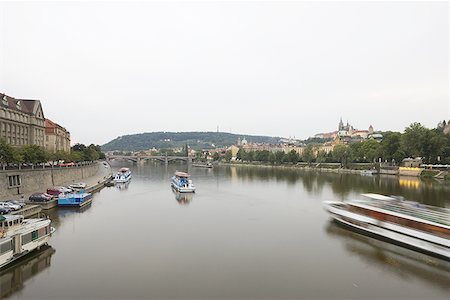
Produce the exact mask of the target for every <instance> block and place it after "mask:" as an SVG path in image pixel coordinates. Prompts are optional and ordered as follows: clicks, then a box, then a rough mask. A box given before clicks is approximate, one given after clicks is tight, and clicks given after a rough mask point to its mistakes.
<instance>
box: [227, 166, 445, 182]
mask: <svg viewBox="0 0 450 300" xmlns="http://www.w3.org/2000/svg"><path fill="white" fill-rule="evenodd" d="M219 165H222V166H243V167H263V168H278V169H294V170H301V171H308V172H326V173H338V174H355V175H361V176H367V175H368V174H367V173H365V171H372V170H373V171H376V173H374V174H373V176H376V175H383V176H389V177H414V178H418V179H434V178H433V177H432V176H427V175H426V173H422V175H420V176H407V175H399V174H388V173H379V169H375V168H374V167H373V164H363V165H365V167H361V166H358V167H360V168H358V169H350V168H343V167H340V166H337V165H336V166H334V167H326V166H327V165H329V164H323V165H324V166H325V167H321V166H320V164H318V163H315V164H312V165H307V164H306V163H305V164H280V165H272V164H265V163H248V162H228V163H227V162H220V163H219ZM314 165H316V166H314ZM370 166H372V167H371V168H370ZM436 180H437V179H436ZM449 180H450V175H448V174H447V175H446V179H445V180H444V181H449Z"/></svg>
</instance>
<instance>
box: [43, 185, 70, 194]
mask: <svg viewBox="0 0 450 300" xmlns="http://www.w3.org/2000/svg"><path fill="white" fill-rule="evenodd" d="M72 191H73V190H72V189H70V188H67V187H65V186H55V187H52V188H49V189H47V194H49V195H52V196H58V195H59V194H66V193H71V192H72Z"/></svg>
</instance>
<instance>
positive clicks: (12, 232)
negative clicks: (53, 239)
mask: <svg viewBox="0 0 450 300" xmlns="http://www.w3.org/2000/svg"><path fill="white" fill-rule="evenodd" d="M50 223H51V221H50V220H49V219H43V218H40V219H24V217H23V216H22V215H3V216H0V268H3V267H4V266H6V265H8V264H10V263H11V262H13V261H15V260H16V259H18V258H20V257H22V256H24V255H26V254H28V253H30V252H31V251H33V250H35V249H39V248H40V247H41V246H43V245H46V244H47V243H48V241H49V239H50V236H51V235H52V234H53V233H54V232H55V228H53V227H51V226H50Z"/></svg>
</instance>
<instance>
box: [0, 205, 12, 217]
mask: <svg viewBox="0 0 450 300" xmlns="http://www.w3.org/2000/svg"><path fill="white" fill-rule="evenodd" d="M11 210H12V209H11V208H8V207H0V215H7V214H9V213H10V212H11Z"/></svg>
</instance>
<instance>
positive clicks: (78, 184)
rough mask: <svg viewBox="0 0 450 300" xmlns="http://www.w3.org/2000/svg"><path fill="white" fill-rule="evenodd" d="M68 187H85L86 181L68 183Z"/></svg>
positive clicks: (78, 188)
mask: <svg viewBox="0 0 450 300" xmlns="http://www.w3.org/2000/svg"><path fill="white" fill-rule="evenodd" d="M69 188H70V189H72V190H82V189H85V188H86V183H84V182H77V183H72V184H71V185H69Z"/></svg>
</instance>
